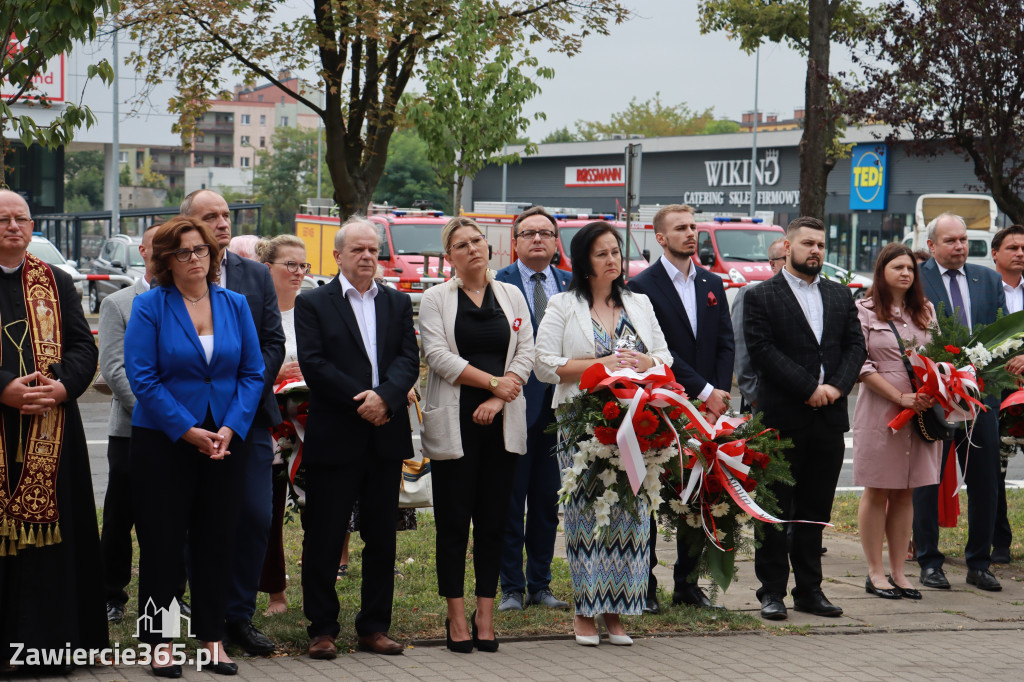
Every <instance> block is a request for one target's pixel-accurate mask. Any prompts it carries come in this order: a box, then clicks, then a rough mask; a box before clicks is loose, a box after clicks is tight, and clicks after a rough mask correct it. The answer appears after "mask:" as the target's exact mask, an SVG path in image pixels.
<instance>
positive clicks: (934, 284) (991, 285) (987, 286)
mask: <svg viewBox="0 0 1024 682" xmlns="http://www.w3.org/2000/svg"><path fill="white" fill-rule="evenodd" d="M963 270H964V275H965V276H966V277H967V291H968V292H969V293H970V297H971V326H972V328H973V327H975V326H977V325H979V324H991V323H993V322H995V321H996V310H999V309H1002V310H1003V312H1004V313H1005V312H1006V294H1005V293H1004V292H1003V283H1002V278H1000V277H999V273H998V272H996V271H995V270H992V269H990V268H986V267H983V266H980V265H971V264H969V263H968V264H967V265H964V268H963ZM921 286H922V287H924V295H925V296H926V297H927V298H928V300H929V301H931V302H932V305H934V306H935V312H936V313H938V311H939V304H940V303H942V304H945V305H944V307H943V314H944V315H945V316H946V317H950V316H952V315H953V305H952V304H951V303H950V302H949V294H947V293H946V286H945V284H944V283H943V282H942V274H941V273H940V272H939V266H938V264H937V263H936V262H935V259H934V258H932V259H930V260H928V261H926V262H925V263H924V264H922V265H921Z"/></svg>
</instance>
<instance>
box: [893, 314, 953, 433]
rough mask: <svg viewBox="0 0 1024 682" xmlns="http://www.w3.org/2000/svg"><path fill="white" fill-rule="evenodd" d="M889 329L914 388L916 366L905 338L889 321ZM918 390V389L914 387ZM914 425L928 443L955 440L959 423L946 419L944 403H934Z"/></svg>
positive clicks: (919, 414) (922, 413)
mask: <svg viewBox="0 0 1024 682" xmlns="http://www.w3.org/2000/svg"><path fill="white" fill-rule="evenodd" d="M889 329H891V330H892V333H893V334H895V335H896V345H898V346H899V347H900V358H901V359H902V360H903V366H904V367H905V368H906V369H907V376H909V377H910V387H911V388H914V386H915V385H916V384H917V377H916V375H915V374H914V368H913V367H911V366H910V358H908V357H907V352H906V351H905V350H904V348H903V339H901V338H900V334H899V332H898V331H896V325H894V324H893V323H892V321H890V322H889ZM914 390H915V391H916V390H917V389H916V388H914ZM911 423H912V424H913V425H914V430H915V431H917V435H919V436H921V438H923V439H924V440H925V442H926V443H934V442H935V441H937V440H953V435H954V434H955V433H956V430H957V424H956V423H955V422H949V421H946V411H945V410H943V409H942V405H938V404H936V405H932V408H931V409H930V410H925V411H924V412H918V413H917V417H916V418H915V419H914V420H913V421H912V422H911Z"/></svg>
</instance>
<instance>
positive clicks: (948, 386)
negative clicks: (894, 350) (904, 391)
mask: <svg viewBox="0 0 1024 682" xmlns="http://www.w3.org/2000/svg"><path fill="white" fill-rule="evenodd" d="M909 356H910V366H911V368H913V370H914V375H915V376H916V377H917V382H918V385H919V386H920V388H919V389H918V391H917V392H918V393H923V394H925V395H927V396H930V397H932V398H934V399H935V402H937V403H938V404H939V405H941V406H942V409H943V410H944V411H945V413H946V419H947V420H949V421H954V422H959V421H968V420H970V419H974V418H975V417H976V416H977V415H978V408H981V409H982V410H984V409H986V408H985V405H984V404H983V403H982V402H981V401H980V400H978V399H977V398H975V397H974V396H976V395H980V394H981V389H980V387H979V385H978V377H977V375H976V373H975V369H974V365H967V366H966V367H964V368H962V369H957V368H956V367H954V366H953V364H952V363H949V362H935V361H934V360H932V359H931V358H929V357H926V356H924V355H921V354H920V353H913V352H911V353H909ZM916 414H917V412H915V411H914V410H912V409H910V408H909V407H908V408H906V409H904V410H902V411H901V412H900V413H899V414H897V415H896V416H895V417H893V419H892V420H891V421H890V422H889V428H890V429H892V431H893V433H895V432H896V431H899V430H900V429H902V428H903V427H904V426H906V425H907V424H908V423H910V420H911V419H913V418H914V416H915V415H916Z"/></svg>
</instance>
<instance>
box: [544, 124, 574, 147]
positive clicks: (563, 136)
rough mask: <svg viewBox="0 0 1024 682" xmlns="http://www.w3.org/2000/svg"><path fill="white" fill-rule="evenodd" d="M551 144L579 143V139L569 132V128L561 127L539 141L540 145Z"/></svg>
mask: <svg viewBox="0 0 1024 682" xmlns="http://www.w3.org/2000/svg"><path fill="white" fill-rule="evenodd" d="M553 142H579V138H578V137H576V135H574V134H573V133H571V132H570V131H569V126H562V127H561V128H558V129H557V130H552V131H551V132H550V133H548V134H547V135H546V136H545V137H544V139H543V140H541V141H540V143H541V144H551V143H553Z"/></svg>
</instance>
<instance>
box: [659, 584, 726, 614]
mask: <svg viewBox="0 0 1024 682" xmlns="http://www.w3.org/2000/svg"><path fill="white" fill-rule="evenodd" d="M680 604H686V605H687V606H696V607H698V608H701V609H723V608H725V607H724V606H716V605H715V604H712V603H711V600H710V599H708V595H706V594H704V590H702V589H701V588H700V587H699V586H698V585H694V584H693V583H687V584H686V585H684V586H683V587H682V588H680V589H678V590H676V591H675V592H673V593H672V606H679V605H680Z"/></svg>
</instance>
